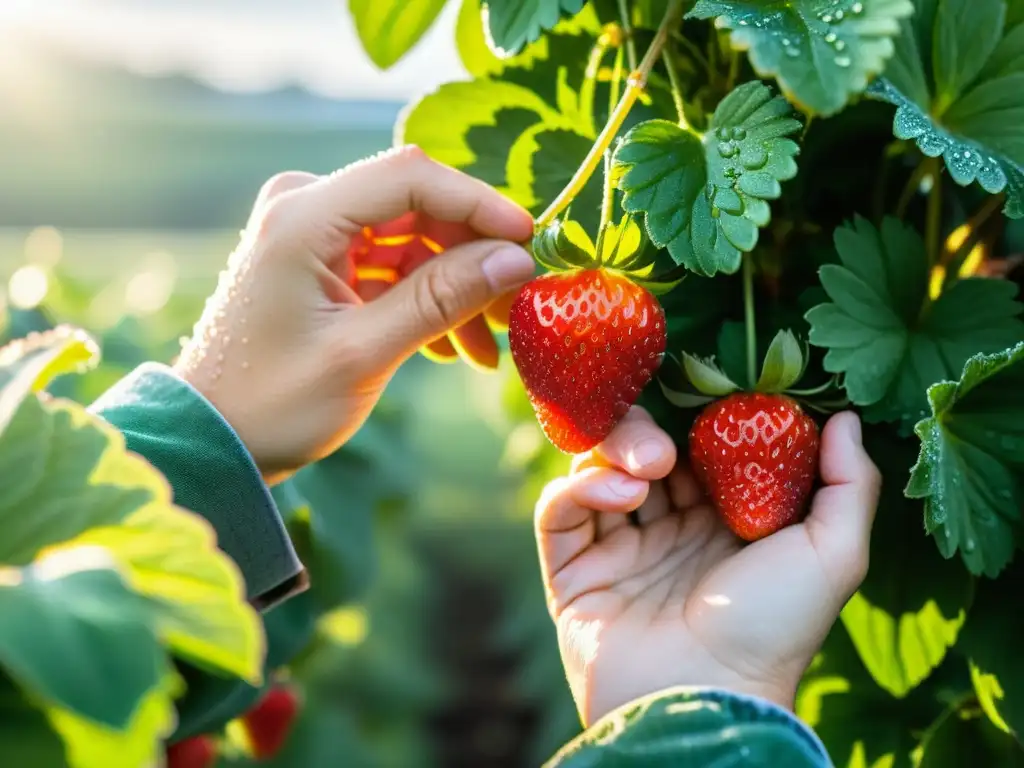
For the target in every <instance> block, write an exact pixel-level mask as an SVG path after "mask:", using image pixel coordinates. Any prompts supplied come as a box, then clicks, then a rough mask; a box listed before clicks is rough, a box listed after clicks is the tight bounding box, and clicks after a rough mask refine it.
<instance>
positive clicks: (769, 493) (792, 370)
mask: <svg viewBox="0 0 1024 768" xmlns="http://www.w3.org/2000/svg"><path fill="white" fill-rule="evenodd" d="M753 362H754V357H753V355H750V356H749V359H748V367H749V368H751V369H752V368H753ZM805 367H806V359H805V356H804V353H803V351H802V350H801V348H800V345H799V343H798V342H797V340H796V337H795V336H794V335H793V334H792V333H790V332H789V331H780V332H779V333H778V334H777V335H776V336H775V338H774V340H773V341H772V343H771V345H770V347H769V348H768V351H767V353H766V354H765V358H764V363H763V365H762V369H761V376H760V377H759V378H758V380H757V382H756V384H754V385H753V386H752V387H750V388H749V390H743V389H741V388H740V387H739V386H738V385H737V384H736V383H734V382H733V381H732V380H731V379H730V378H729V377H728V376H727V375H726V374H725V372H723V371H722V370H721V369H720V368H718V367H717V366H716V364H715V363H714V361H713V360H701V359H699V358H696V357H693V356H692V355H688V354H686V353H683V368H684V372H685V374H686V379H687V381H688V383H689V385H690V387H692V390H693V392H692V393H690V394H689V397H690V400H689V402H690V404H691V405H692V403H693V402H695V400H694V398H696V400H699V401H702V402H703V403H705V405H704V406H703V409H702V410H701V412H700V414H699V415H698V416H697V419H696V420H695V421H694V423H693V426H692V427H691V428H690V434H689V458H690V464H691V465H692V467H693V472H694V475H695V476H696V478H697V480H698V481H699V482H700V484H701V486H702V487H703V488H704V490H705V492H706V493H707V495H708V498H709V499H710V501H711V503H712V504H713V505H714V506H715V508H716V509H717V510H718V513H719V515H720V516H721V518H722V520H723V522H724V523H725V524H726V525H727V526H728V527H729V528H730V530H732V531H733V533H735V534H736V535H737V536H738V537H739V538H741V539H743V540H744V541H757V540H758V539H762V538H764V537H765V536H769V535H771V534H773V533H775V532H776V531H779V530H781V529H783V528H785V527H787V526H790V525H794V524H795V523H799V522H800V521H801V520H802V519H803V517H804V514H805V512H806V508H807V500H808V499H809V498H810V495H811V490H812V489H813V487H814V482H815V479H816V477H817V474H818V455H819V449H820V435H819V431H818V425H817V424H816V423H815V421H814V419H812V418H811V417H810V416H809V415H808V414H807V412H806V411H805V410H804V408H803V407H802V406H801V405H800V403H799V402H797V400H798V399H800V400H804V401H805V402H807V403H808V404H809V405H810V404H813V403H814V400H813V397H814V396H816V395H820V394H824V393H826V392H828V391H830V390H831V389H832V387H834V385H835V382H834V381H829V382H827V383H826V384H824V385H822V386H820V387H817V388H815V389H812V390H799V391H798V390H795V389H793V385H795V384H796V383H797V382H798V381H799V380H800V379H801V378H802V377H803V374H804V370H805ZM750 378H751V379H753V376H752V375H751V376H750ZM663 390H664V391H665V394H666V396H668V397H669V399H670V400H673V399H678V398H677V397H676V396H677V395H678V394H679V393H676V392H673V391H672V390H669V389H668V388H667V387H664V386H663ZM819 410H820V408H819Z"/></svg>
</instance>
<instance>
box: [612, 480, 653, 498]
mask: <svg viewBox="0 0 1024 768" xmlns="http://www.w3.org/2000/svg"><path fill="white" fill-rule="evenodd" d="M605 489H606V491H607V493H608V494H609V495H610V496H611V497H612V498H613V499H616V500H618V499H632V498H634V497H635V496H636V495H637V494H638V493H640V492H641V491H642V490H643V489H644V482H643V480H636V479H634V478H632V477H613V478H611V479H610V480H609V481H608V484H607V485H606V486H605Z"/></svg>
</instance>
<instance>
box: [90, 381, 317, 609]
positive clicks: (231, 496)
mask: <svg viewBox="0 0 1024 768" xmlns="http://www.w3.org/2000/svg"><path fill="white" fill-rule="evenodd" d="M89 410H90V411H92V412H93V413H94V414H96V415H97V416H99V417H100V418H102V419H103V420H104V421H106V422H108V423H109V424H111V425H113V426H114V427H116V428H117V429H118V430H120V431H121V432H122V433H123V434H124V437H125V441H126V443H127V445H128V449H129V450H131V451H134V452H135V453H138V454H140V455H141V456H143V457H144V458H145V459H146V460H147V461H149V462H150V463H151V464H152V465H153V466H155V467H156V468H157V469H159V470H160V471H161V472H162V473H163V475H164V477H166V478H167V481H168V483H170V485H171V488H172V489H173V492H174V502H175V504H177V505H178V506H181V507H184V508H186V509H190V510H192V511H193V512H196V513H198V514H200V515H202V516H203V517H204V518H206V519H207V520H208V521H209V522H210V523H211V524H212V525H213V528H214V530H215V531H216V532H217V542H218V545H219V546H220V548H221V549H222V550H223V551H224V552H225V553H227V555H228V556H229V557H231V559H232V560H234V561H235V563H236V564H237V565H238V567H239V569H240V570H241V572H242V576H243V577H244V579H245V585H246V590H247V595H248V598H249V600H250V602H251V603H252V604H253V605H254V606H256V607H257V608H259V609H260V610H263V611H265V610H267V609H269V608H270V607H272V606H274V605H276V604H277V603H279V602H281V601H282V600H285V599H287V598H288V597H290V596H292V595H294V594H296V593H297V592H300V591H302V589H304V586H305V571H304V569H303V567H302V563H300V562H299V558H298V556H297V555H296V554H295V549H294V547H293V546H292V542H291V539H289V538H288V533H287V531H286V530H285V527H284V523H283V522H282V520H281V516H280V514H279V513H278V511H277V506H276V505H275V504H274V500H273V498H272V497H271V495H270V489H269V488H267V486H266V485H265V484H264V482H263V478H262V477H261V476H260V473H259V471H258V470H257V468H256V465H255V463H254V462H253V460H252V457H251V456H250V455H249V452H248V451H247V450H246V448H245V446H244V445H243V444H242V442H241V440H239V438H238V436H237V435H236V434H235V432H234V430H233V429H231V427H230V426H229V425H228V423H227V422H226V421H225V420H224V418H223V417H222V416H221V415H220V413H219V412H218V411H217V410H216V409H215V408H214V407H213V406H212V405H211V404H210V403H209V401H207V400H206V398H204V397H203V396H202V395H201V394H200V393H199V392H198V391H197V390H195V389H194V388H193V387H192V386H190V385H189V384H188V383H187V382H185V381H184V380H183V379H181V378H180V377H178V376H177V375H176V374H175V373H174V372H173V371H172V370H171V369H170V368H168V367H167V366H163V365H158V364H155V363H147V364H145V365H142V366H140V367H139V368H136V369H135V370H134V371H133V372H132V373H130V374H129V375H128V376H126V377H125V378H124V379H122V380H121V381H120V382H118V383H117V384H116V385H115V386H114V387H112V388H111V389H110V390H109V391H107V392H106V393H105V394H104V395H103V396H102V397H100V398H99V399H98V400H97V401H96V402H95V403H93V404H92V406H91V407H90V408H89Z"/></svg>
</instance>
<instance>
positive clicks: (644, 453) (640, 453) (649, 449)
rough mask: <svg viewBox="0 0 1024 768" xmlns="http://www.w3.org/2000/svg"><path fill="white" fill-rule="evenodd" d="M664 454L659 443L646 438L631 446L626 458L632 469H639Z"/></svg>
mask: <svg viewBox="0 0 1024 768" xmlns="http://www.w3.org/2000/svg"><path fill="white" fill-rule="evenodd" d="M664 452H665V451H664V449H663V448H662V445H661V443H659V442H658V441H657V440H651V439H649V438H648V439H647V440H641V441H640V442H639V443H637V444H636V445H635V446H633V450H632V451H630V452H629V456H628V457H627V458H629V462H630V464H632V466H633V468H634V469H641V468H643V467H647V466H649V465H651V464H653V463H654V462H656V461H657V460H658V459H660V458H661V455H662V454H663V453H664Z"/></svg>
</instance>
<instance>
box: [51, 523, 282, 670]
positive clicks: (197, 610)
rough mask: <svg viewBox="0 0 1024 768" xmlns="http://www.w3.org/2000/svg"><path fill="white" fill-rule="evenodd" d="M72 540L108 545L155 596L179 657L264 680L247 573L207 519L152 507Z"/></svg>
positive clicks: (165, 637) (134, 582) (137, 584)
mask: <svg viewBox="0 0 1024 768" xmlns="http://www.w3.org/2000/svg"><path fill="white" fill-rule="evenodd" d="M69 544H70V545H82V544H95V545H97V546H101V547H104V548H105V549H106V550H107V551H109V552H110V553H111V554H112V555H113V557H115V558H116V559H117V560H118V562H119V564H120V566H121V567H122V568H123V569H124V572H125V578H126V579H127V581H128V583H129V584H130V585H131V587H132V588H133V589H134V590H135V591H136V592H137V593H139V594H140V595H142V596H144V597H145V598H147V599H148V600H149V601H151V609H152V612H153V614H154V620H155V624H156V628H157V632H158V633H159V635H160V638H161V640H162V641H163V642H164V643H165V644H166V645H167V647H168V648H169V649H170V650H171V651H172V652H173V653H174V654H175V655H176V656H178V657H179V658H182V659H186V660H189V661H192V662H196V663H199V664H200V665H202V666H204V667H207V668H212V669H215V670H218V671H220V672H222V673H226V674H229V675H233V676H236V677H239V678H242V679H244V680H246V681H247V682H249V683H251V684H252V685H260V684H261V683H262V682H263V681H262V662H263V655H264V653H265V651H266V649H265V647H264V641H263V630H262V624H261V622H260V618H259V616H258V614H257V613H256V611H255V610H254V609H253V608H252V607H251V606H250V605H249V603H248V602H247V601H246V599H245V585H244V583H243V580H242V574H241V572H240V571H239V570H238V568H237V567H236V566H235V564H234V563H233V562H232V561H231V560H230V559H228V558H227V557H225V556H223V555H222V554H221V553H220V551H219V550H218V548H217V538H216V534H215V532H214V530H213V528H212V526H210V525H209V524H208V523H207V522H206V521H205V520H203V519H202V518H200V517H199V516H197V515H194V514H191V513H187V512H185V511H184V510H176V509H175V510H168V509H167V508H165V507H163V506H161V505H159V504H149V505H147V506H145V507H143V508H141V509H139V510H138V511H137V512H135V513H134V514H132V515H131V516H129V517H128V519H127V520H125V521H124V522H123V523H121V524H120V525H117V526H106V527H97V528H92V529H90V530H88V531H86V532H85V533H83V534H82V535H80V536H78V537H76V538H75V539H73V540H72V541H71V542H70V543H69Z"/></svg>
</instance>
